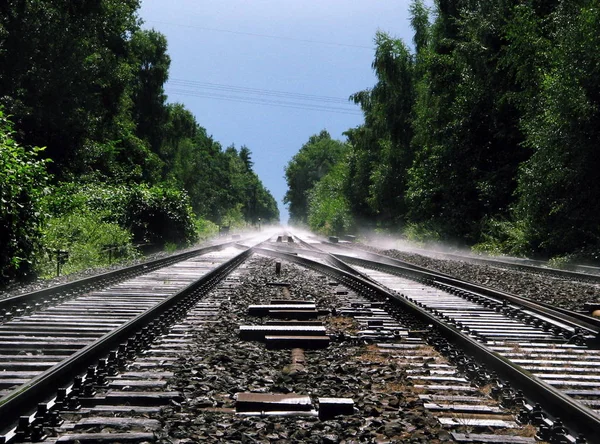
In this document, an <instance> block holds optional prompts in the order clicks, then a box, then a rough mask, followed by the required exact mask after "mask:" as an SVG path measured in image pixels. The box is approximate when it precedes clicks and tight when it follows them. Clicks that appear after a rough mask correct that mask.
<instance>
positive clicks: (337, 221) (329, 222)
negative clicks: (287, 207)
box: [308, 160, 354, 235]
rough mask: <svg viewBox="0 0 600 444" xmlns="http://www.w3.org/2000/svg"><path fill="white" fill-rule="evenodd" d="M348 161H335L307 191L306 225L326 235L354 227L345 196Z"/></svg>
mask: <svg viewBox="0 0 600 444" xmlns="http://www.w3.org/2000/svg"><path fill="white" fill-rule="evenodd" d="M347 180H348V163H347V162H345V161H344V160H341V161H339V162H337V163H336V164H335V165H334V166H333V168H332V169H331V170H330V171H329V172H328V173H327V174H326V175H325V176H323V177H322V178H321V180H319V181H318V182H317V183H316V184H315V186H314V187H313V188H312V189H311V190H310V191H309V193H308V225H309V227H310V228H311V230H314V231H316V232H319V233H323V234H326V235H342V234H345V233H348V232H351V231H352V230H353V229H354V218H353V217H352V213H351V209H350V203H349V202H348V199H347V197H346V196H345V194H344V192H343V190H344V183H346V182H347Z"/></svg>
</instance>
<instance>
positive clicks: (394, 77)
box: [346, 32, 415, 224]
mask: <svg viewBox="0 0 600 444" xmlns="http://www.w3.org/2000/svg"><path fill="white" fill-rule="evenodd" d="M375 46H376V50H375V59H374V61H373V65H372V67H373V69H374V71H375V74H376V76H377V79H378V82H377V84H376V85H375V86H374V87H373V88H372V89H370V90H365V91H361V92H359V93H356V94H354V95H353V96H351V99H352V100H354V102H355V103H358V104H360V105H361V108H362V110H363V112H364V115H365V123H364V125H363V128H357V129H354V130H350V131H348V132H347V133H346V135H347V136H348V139H349V141H350V143H351V144H352V147H353V150H354V152H355V153H356V155H355V156H353V157H352V158H351V162H353V165H352V168H351V171H352V172H353V173H354V174H353V175H352V176H351V179H350V181H349V183H348V187H347V188H348V191H349V193H348V195H349V196H351V197H352V199H351V200H353V201H354V200H355V203H354V209H355V212H356V214H357V215H360V216H369V215H376V218H377V219H378V220H379V221H380V222H383V223H386V224H390V223H398V222H402V220H403V218H404V215H405V212H406V210H405V205H404V202H405V190H406V172H407V170H408V168H410V166H411V164H412V158H413V152H412V147H411V140H412V137H413V131H412V126H411V121H412V112H413V106H414V100H415V89H414V60H413V56H412V55H411V54H410V52H409V50H408V48H407V47H406V45H404V43H403V42H402V41H401V40H398V39H393V38H392V37H390V36H389V35H388V34H385V33H383V32H378V33H377V35H376V37H375ZM361 163H362V165H360V164H361ZM367 190H368V192H367ZM366 208H368V210H366Z"/></svg>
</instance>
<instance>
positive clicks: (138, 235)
mask: <svg viewBox="0 0 600 444" xmlns="http://www.w3.org/2000/svg"><path fill="white" fill-rule="evenodd" d="M46 207H47V208H48V211H49V212H50V213H51V214H54V215H55V216H61V215H65V214H69V213H75V212H81V211H83V212H86V211H89V212H92V213H94V214H97V215H99V216H100V218H101V220H102V221H103V222H108V223H114V224H117V225H119V226H120V227H121V228H123V229H126V230H129V231H130V232H131V234H132V236H133V237H132V240H133V242H135V243H138V244H153V245H154V246H156V247H157V248H158V249H161V248H163V247H164V245H165V244H166V243H171V244H175V245H188V244H191V243H193V242H195V241H196V240H197V234H196V228H195V226H194V216H193V213H192V209H191V205H190V202H189V198H188V196H187V194H186V193H185V192H184V191H180V190H178V189H175V188H171V187H169V186H166V185H163V186H153V187H150V186H148V185H144V184H142V185H95V184H86V185H83V186H80V185H78V184H73V183H64V184H61V185H60V187H57V188H56V189H55V192H54V193H53V194H52V195H51V196H49V198H48V199H46Z"/></svg>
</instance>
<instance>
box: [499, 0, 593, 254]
mask: <svg viewBox="0 0 600 444" xmlns="http://www.w3.org/2000/svg"><path fill="white" fill-rule="evenodd" d="M519 12H520V18H521V21H522V22H525V25H528V24H529V23H530V21H528V20H527V19H529V20H531V18H533V17H535V16H536V15H535V13H536V12H537V11H536V10H535V9H525V8H520V9H519ZM548 18H549V20H548V21H547V22H545V24H546V26H545V29H543V30H542V36H548V35H549V36H550V38H551V43H552V44H547V43H546V40H545V39H540V40H541V44H538V45H537V46H536V49H537V51H536V56H537V57H536V59H542V60H547V63H545V64H543V65H541V66H540V67H539V68H542V73H541V75H538V76H537V79H539V80H540V83H539V86H538V88H539V90H538V94H537V95H536V94H529V96H530V97H532V98H533V99H536V101H537V102H536V106H527V107H525V111H526V116H525V118H524V119H523V128H524V131H525V133H526V135H527V140H526V144H527V146H528V147H530V148H531V149H532V150H533V155H532V157H531V159H530V160H529V161H527V162H526V163H524V164H523V166H522V168H521V170H520V176H519V190H518V193H519V204H518V207H517V213H516V216H517V217H518V218H519V219H522V220H523V221H524V222H525V223H524V226H525V233H526V238H527V239H528V241H529V244H530V247H531V249H532V250H534V251H540V252H542V253H543V254H547V255H556V254H565V253H569V252H573V251H582V252H583V253H584V254H586V255H588V256H590V257H593V258H596V259H597V258H598V257H599V256H600V222H599V219H598V214H600V198H599V196H600V183H599V182H598V171H600V156H599V155H598V146H597V145H598V144H597V141H598V140H599V138H600V129H599V125H598V122H600V111H599V110H600V83H599V81H598V79H599V78H600V58H599V57H598V54H599V52H600V35H599V34H598V29H599V27H600V4H599V3H598V2H596V1H594V2H589V1H583V0H581V1H571V2H560V3H559V5H558V6H557V7H556V8H555V9H554V10H553V11H551V12H550V13H549V15H548ZM529 29H530V30H531V31H534V32H535V31H538V32H539V31H540V27H537V28H535V27H531V26H530V28H529ZM516 31H517V30H516V29H513V32H512V33H511V41H514V42H515V45H517V44H518V45H519V46H523V42H524V41H525V40H526V39H528V40H530V39H532V38H534V37H535V35H536V34H535V33H534V32H530V33H529V34H527V35H524V34H523V33H520V34H518V33H517V32H516Z"/></svg>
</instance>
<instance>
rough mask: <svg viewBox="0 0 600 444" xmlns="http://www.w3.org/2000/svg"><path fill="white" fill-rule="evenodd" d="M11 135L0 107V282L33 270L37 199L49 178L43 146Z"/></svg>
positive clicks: (41, 216)
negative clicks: (31, 145)
mask: <svg viewBox="0 0 600 444" xmlns="http://www.w3.org/2000/svg"><path fill="white" fill-rule="evenodd" d="M12 137H13V132H12V125H11V123H10V121H9V120H8V119H7V118H6V117H5V116H4V114H3V112H2V110H1V109H0V252H1V254H0V283H5V282H7V281H9V280H11V279H16V278H17V279H20V278H25V277H31V276H32V274H33V265H34V257H35V256H34V255H35V253H36V251H37V250H38V248H39V242H40V235H41V233H40V226H41V224H42V222H43V219H44V214H43V212H42V211H41V209H40V207H39V199H40V197H41V195H42V194H43V193H44V190H45V186H46V183H47V181H48V178H49V176H48V173H47V172H46V162H47V160H42V159H40V158H39V156H40V153H41V152H42V151H43V149H42V148H37V147H36V148H32V149H25V148H23V147H22V146H20V145H19V144H17V142H15V140H14V139H13V138H12Z"/></svg>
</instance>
